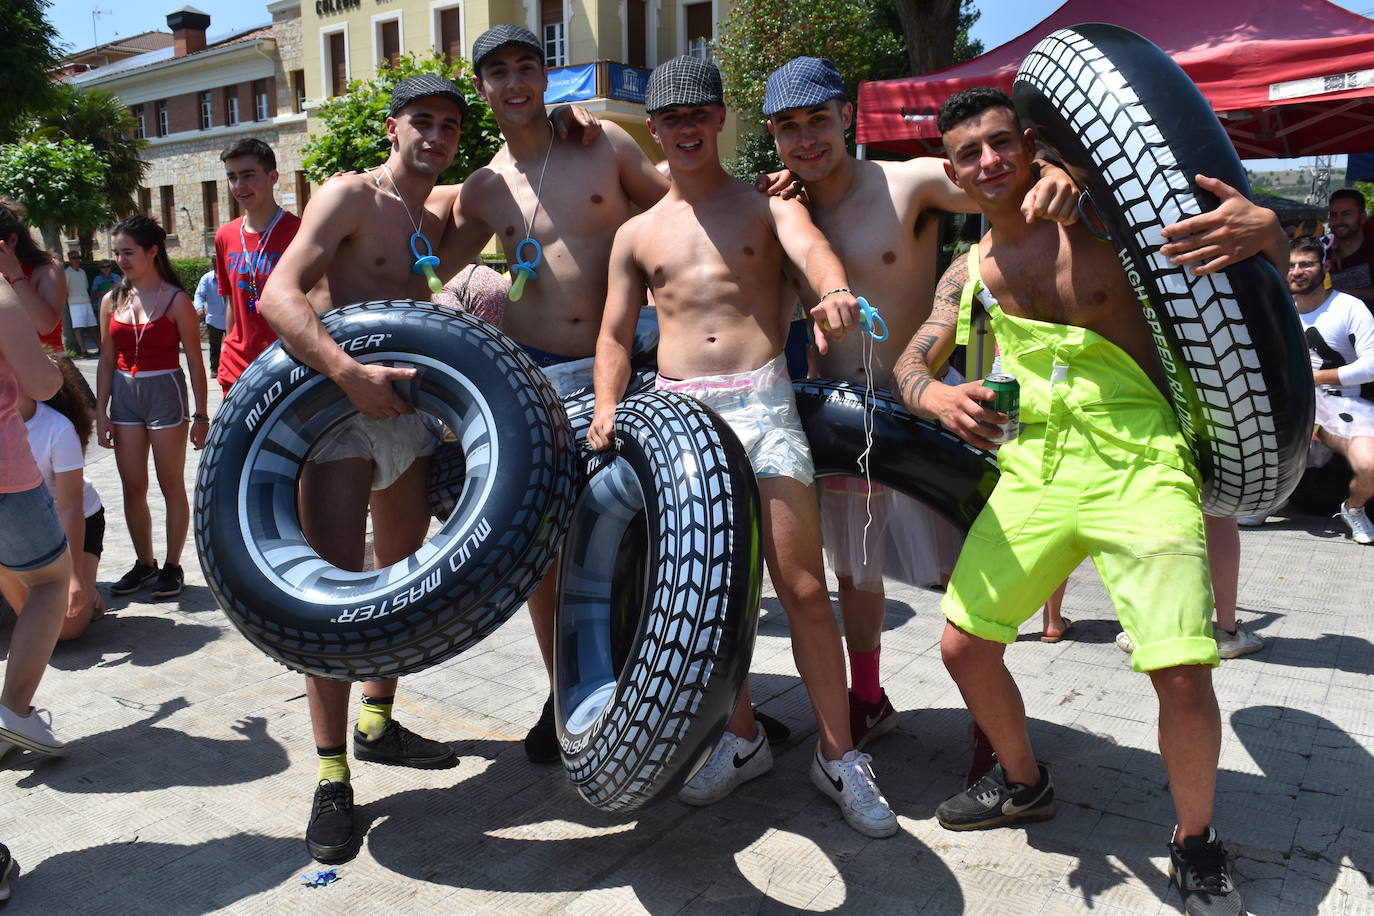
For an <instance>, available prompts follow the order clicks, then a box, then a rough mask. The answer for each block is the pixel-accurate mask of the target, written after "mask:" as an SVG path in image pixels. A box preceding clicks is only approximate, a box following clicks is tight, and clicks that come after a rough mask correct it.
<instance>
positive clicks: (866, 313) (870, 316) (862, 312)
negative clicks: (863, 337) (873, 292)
mask: <svg viewBox="0 0 1374 916" xmlns="http://www.w3.org/2000/svg"><path fill="white" fill-rule="evenodd" d="M858 301H859V324H861V325H863V329H864V330H865V331H867V332H868V336H869V337H872V338H873V339H874V340H887V322H886V321H884V320H883V316H882V315H879V314H878V310H877V309H875V308H874V307H873V306H871V305H869V304H868V300H867V299H865V298H864V297H863V296H859V297H858Z"/></svg>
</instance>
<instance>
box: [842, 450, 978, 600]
mask: <svg viewBox="0 0 1374 916" xmlns="http://www.w3.org/2000/svg"><path fill="white" fill-rule="evenodd" d="M816 488H817V490H819V491H820V500H821V540H822V543H824V545H825V553H826V557H827V558H828V559H829V560H830V568H831V569H833V570H834V571H835V575H836V576H838V577H840V578H850V579H852V580H853V581H854V587H855V588H857V589H859V590H860V591H864V592H878V593H881V592H882V590H883V576H884V575H887V576H891V577H893V578H894V579H899V580H901V581H902V582H905V583H907V584H908V585H915V586H917V587H919V588H930V587H932V586H939V585H943V584H944V583H945V582H947V581H949V574H950V572H951V571H953V569H954V561H955V560H957V559H958V558H959V550H960V548H961V547H963V543H964V539H963V537H962V536H961V535H960V534H959V530H958V529H957V528H955V527H954V526H953V525H951V524H950V523H949V522H947V521H945V519H944V518H943V517H942V516H941V515H939V514H938V513H936V512H934V511H933V510H931V509H928V508H927V507H926V506H925V505H924V504H922V503H919V502H917V501H916V500H914V499H912V498H911V497H909V496H907V495H906V494H905V493H900V492H898V491H896V490H893V489H891V488H890V487H885V486H883V485H881V484H876V483H875V484H873V485H872V488H871V490H870V487H869V484H868V483H867V482H866V481H865V480H863V479H862V478H859V477H826V478H824V479H823V480H821V481H820V482H819V483H817V485H816ZM870 517H871V518H872V521H871V522H870V520H869V519H870Z"/></svg>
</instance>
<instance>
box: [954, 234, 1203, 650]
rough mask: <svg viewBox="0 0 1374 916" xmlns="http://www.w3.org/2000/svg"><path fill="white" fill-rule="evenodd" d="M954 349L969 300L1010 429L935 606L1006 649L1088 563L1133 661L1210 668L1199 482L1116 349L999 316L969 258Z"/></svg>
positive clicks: (1159, 407)
mask: <svg viewBox="0 0 1374 916" xmlns="http://www.w3.org/2000/svg"><path fill="white" fill-rule="evenodd" d="M968 266H969V279H968V283H967V284H966V285H965V287H964V292H963V297H962V300H961V303H960V314H959V329H958V332H957V334H958V342H959V343H963V344H967V342H968V328H969V322H970V317H971V314H972V309H973V301H974V299H975V298H977V300H978V301H979V302H980V303H981V304H982V305H983V307H984V308H985V309H986V310H987V312H988V316H989V318H990V320H991V323H992V330H993V334H994V336H995V337H996V339H997V344H998V347H999V356H1000V359H1001V368H1002V371H1004V372H1010V373H1011V374H1013V375H1015V376H1016V377H1017V379H1018V380H1019V381H1020V383H1021V422H1023V423H1024V424H1025V427H1024V428H1023V429H1022V431H1021V435H1020V436H1019V437H1018V438H1017V439H1016V440H1014V441H1012V442H1010V443H1008V444H1006V445H1003V446H1002V447H1001V448H1000V449H999V450H998V455H997V460H998V464H999V465H1000V466H1001V470H1002V478H1001V480H1000V481H999V482H998V484H997V488H996V489H995V490H994V491H993V494H992V497H991V498H990V499H989V500H988V504H987V506H986V507H985V508H984V509H983V511H982V513H981V514H979V516H978V518H977V519H976V520H975V521H974V523H973V527H972V528H971V529H970V530H969V535H968V540H967V541H966V542H965V544H964V550H963V552H962V553H961V554H960V556H959V562H958V564H957V565H956V566H955V568H954V574H953V577H952V578H951V580H950V583H949V588H948V589H947V591H946V593H945V598H944V601H943V602H942V604H941V608H940V609H941V611H943V612H944V614H945V616H946V617H947V618H948V619H949V621H950V622H951V623H953V624H954V625H955V626H957V627H959V629H961V630H964V631H965V632H968V633H971V634H973V635H974V636H978V637H981V638H983V639H989V640H994V641H997V642H1003V643H1010V642H1012V641H1013V640H1015V639H1016V628H1017V626H1019V625H1020V624H1021V623H1022V622H1023V621H1025V620H1026V619H1028V618H1029V617H1030V616H1031V615H1033V614H1034V613H1035V612H1036V611H1037V610H1038V609H1039V607H1040V605H1041V604H1042V603H1043V602H1044V601H1045V599H1046V598H1047V597H1048V596H1049V594H1050V592H1052V591H1053V590H1054V589H1055V588H1056V587H1057V586H1058V585H1059V583H1060V582H1062V581H1064V579H1066V578H1067V577H1068V575H1069V573H1071V572H1072V571H1073V570H1074V569H1075V568H1076V567H1077V566H1078V564H1079V563H1081V562H1082V561H1083V559H1084V557H1092V559H1093V563H1094V564H1095V565H1096V566H1097V570H1098V573H1099V574H1100V575H1101V577H1102V581H1103V583H1104V584H1105V585H1106V587H1107V593H1108V595H1110V597H1111V599H1112V604H1113V605H1115V607H1116V612H1117V616H1118V617H1119V618H1120V620H1121V625H1122V627H1123V628H1124V629H1125V630H1126V633H1127V634H1128V635H1129V636H1130V638H1131V642H1133V643H1134V644H1135V647H1136V649H1135V652H1134V653H1133V654H1132V656H1131V666H1132V667H1133V668H1134V669H1135V670H1137V671H1154V670H1157V669H1160V668H1169V667H1173V666H1175V665H1189V664H1203V665H1216V664H1217V646H1216V642H1215V641H1214V640H1213V639H1212V587H1211V578H1210V574H1209V572H1208V567H1207V541H1206V534H1205V532H1204V529H1203V524H1202V510H1201V509H1200V508H1199V505H1200V503H1199V491H1198V484H1199V482H1198V474H1197V470H1196V468H1195V466H1194V464H1193V459H1192V456H1191V454H1190V453H1189V451H1188V447H1187V444H1186V443H1185V441H1184V439H1183V436H1182V435H1181V434H1180V432H1179V429H1178V422H1177V420H1176V419H1175V418H1174V414H1173V411H1172V410H1171V409H1170V407H1169V405H1168V403H1167V402H1166V401H1165V399H1164V395H1163V394H1161V393H1160V391H1159V389H1158V388H1157V387H1155V384H1154V383H1153V382H1152V381H1150V378H1149V376H1147V375H1146V374H1145V372H1144V370H1142V369H1141V368H1140V366H1139V365H1138V364H1137V363H1136V362H1135V360H1133V359H1132V358H1131V357H1130V356H1129V355H1127V353H1126V352H1125V351H1124V350H1122V349H1121V348H1120V347H1118V346H1116V345H1115V344H1113V343H1112V342H1111V341H1109V340H1107V339H1106V338H1105V337H1103V336H1101V335H1100V334H1098V333H1096V332H1094V331H1091V330H1088V329H1087V328H1080V327H1075V326H1072V325H1063V324H1055V323H1052V322H1047V321H1038V320H1035V319H1030V318H1021V317H1018V316H1014V315H1008V314H1006V313H1005V312H1003V311H1002V309H1001V307H1000V306H999V305H998V304H997V301H996V300H995V299H994V298H993V297H992V295H991V293H990V292H988V290H987V288H986V287H985V286H984V285H983V283H982V280H981V278H980V276H979V271H978V246H976V245H975V246H974V247H973V248H972V250H970V251H969V255H968Z"/></svg>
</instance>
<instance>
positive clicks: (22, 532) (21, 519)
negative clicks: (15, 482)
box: [0, 483, 67, 572]
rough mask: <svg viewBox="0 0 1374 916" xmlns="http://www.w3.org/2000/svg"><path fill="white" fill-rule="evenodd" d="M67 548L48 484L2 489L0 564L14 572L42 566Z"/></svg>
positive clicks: (0, 498)
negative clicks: (13, 491)
mask: <svg viewBox="0 0 1374 916" xmlns="http://www.w3.org/2000/svg"><path fill="white" fill-rule="evenodd" d="M66 549H67V535H66V533H65V532H64V531H63V530H62V524H61V523H60V522H59V521H58V520H57V508H56V507H55V506H54V505H53V501H52V494H51V493H49V492H48V488H47V487H46V486H44V485H43V484H41V483H40V484H39V485H38V486H36V487H34V488H33V489H32V490H24V491H23V492H21V493H0V566H3V567H5V568H6V569H9V570H13V571H14V572H28V571H29V570H31V569H42V568H43V567H44V566H47V565H49V564H50V563H52V562H53V561H54V560H56V559H57V558H58V557H60V556H61V555H62V551H64V550H66Z"/></svg>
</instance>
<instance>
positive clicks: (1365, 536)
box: [1336, 500, 1374, 544]
mask: <svg viewBox="0 0 1374 916" xmlns="http://www.w3.org/2000/svg"><path fill="white" fill-rule="evenodd" d="M1347 502H1348V500H1347ZM1336 516H1337V517H1339V518H1340V520H1341V521H1343V522H1345V526H1346V527H1347V528H1349V529H1350V539H1351V540H1352V541H1354V542H1355V543H1356V544H1374V522H1371V521H1370V520H1369V516H1368V515H1365V512H1364V506H1360V507H1359V508H1358V509H1350V508H1347V507H1346V504H1345V503H1341V511H1339V512H1337V513H1336Z"/></svg>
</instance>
